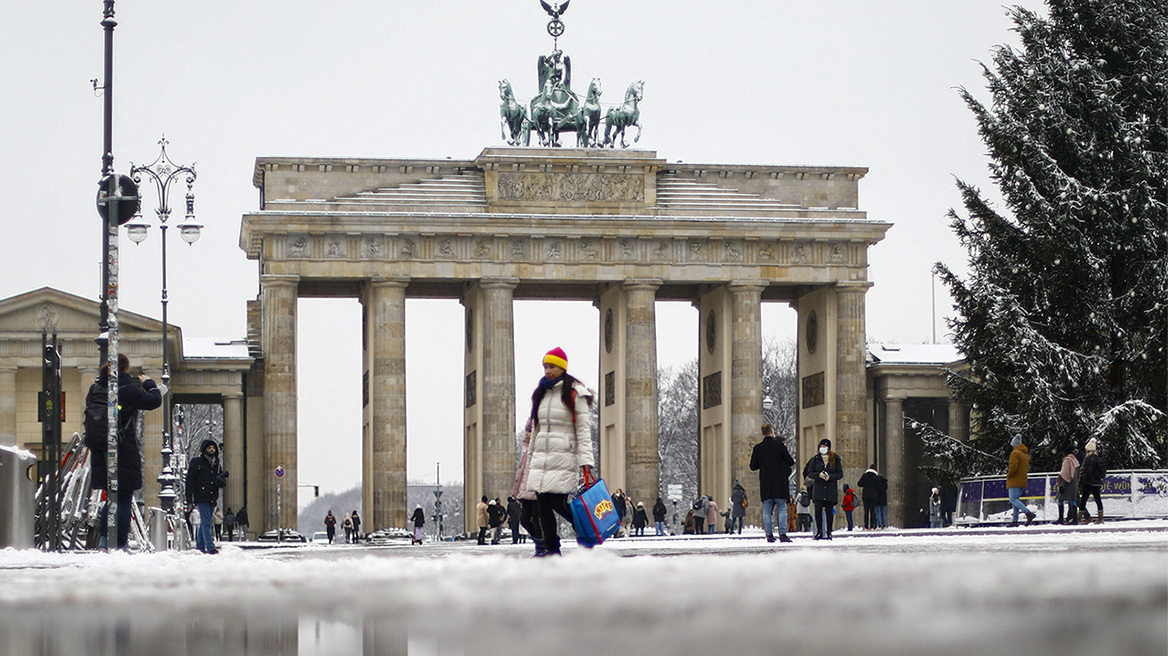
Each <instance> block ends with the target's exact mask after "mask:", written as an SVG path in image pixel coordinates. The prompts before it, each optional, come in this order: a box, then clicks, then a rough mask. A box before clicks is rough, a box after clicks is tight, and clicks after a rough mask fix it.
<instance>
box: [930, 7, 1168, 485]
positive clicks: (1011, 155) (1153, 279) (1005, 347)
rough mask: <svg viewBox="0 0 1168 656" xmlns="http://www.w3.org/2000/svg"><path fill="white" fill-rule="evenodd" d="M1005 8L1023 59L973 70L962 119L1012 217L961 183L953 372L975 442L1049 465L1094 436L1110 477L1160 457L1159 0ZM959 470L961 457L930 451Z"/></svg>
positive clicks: (1163, 100) (1163, 312)
mask: <svg viewBox="0 0 1168 656" xmlns="http://www.w3.org/2000/svg"><path fill="white" fill-rule="evenodd" d="M1049 10H1050V11H1049V17H1043V16H1039V15H1037V14H1035V13H1033V12H1030V11H1028V10H1026V9H1022V8H1015V9H1013V10H1012V15H1013V19H1014V23H1015V27H1016V30H1017V32H1018V34H1019V35H1020V37H1021V43H1022V47H1021V50H1019V51H1015V50H1014V49H1011V48H1009V47H999V48H997V49H996V50H995V52H994V57H993V67H992V68H991V67H985V78H986V80H987V83H988V84H987V86H988V90H989V93H990V96H991V101H990V103H989V105H988V106H987V105H986V104H983V103H982V102H980V101H979V100H978V99H977V98H975V97H974V95H973V94H972V93H970V92H969V91H967V90H964V89H963V90H962V91H961V93H962V96H963V98H964V99H965V101H966V103H967V105H968V106H969V108H970V109H971V110H972V111H973V113H974V115H975V117H976V119H977V122H978V126H979V132H980V134H981V137H982V140H983V141H984V143H985V144H986V147H987V149H988V154H989V157H990V160H991V161H990V171H991V176H992V178H993V180H994V183H995V184H996V186H997V187H998V189H999V191H1000V193H1001V196H1002V199H1003V201H1004V203H1005V206H1006V210H1007V211H1000V210H999V209H998V208H996V207H995V206H994V205H992V204H991V203H990V202H989V201H987V200H986V199H985V198H984V197H983V196H982V194H981V192H980V191H979V190H978V189H976V188H974V187H972V186H970V185H967V184H965V183H963V182H958V188H959V190H960V192H961V196H962V200H963V203H964V206H965V212H966V214H967V216H964V217H963V216H959V215H958V214H957V213H956V212H955V211H951V212H950V214H949V216H950V219H951V224H952V227H953V229H954V230H955V231H956V233H957V235H958V237H959V239H960V240H961V242H962V244H963V245H964V246H965V247H966V249H967V251H968V253H969V265H970V270H971V274H970V277H969V279H967V280H962V279H960V278H958V277H957V276H956V275H954V274H953V273H952V272H951V271H950V270H949V269H948V268H946V267H945V266H944V265H938V266H939V270H940V271H941V275H942V278H943V280H944V281H945V283H946V284H947V285H948V287H949V289H950V291H951V293H952V295H953V297H954V299H955V307H956V309H957V310H958V312H959V315H958V317H957V318H956V319H954V320H952V321H951V322H950V327H951V329H952V330H953V334H954V340H955V342H956V344H957V345H958V346H959V347H960V348H961V349H962V351H963V352H964V353H965V355H966V358H967V362H968V364H969V368H968V370H966V371H962V372H959V373H951V374H950V376H949V382H950V384H951V385H952V387H953V388H954V390H955V394H956V396H957V398H958V399H959V400H960V401H962V402H963V403H965V404H966V405H967V406H969V407H970V408H971V409H972V413H971V414H972V418H973V421H974V426H973V430H974V433H975V434H976V435H977V436H978V438H979V448H980V450H982V451H984V452H987V453H993V454H999V453H1007V452H1008V451H1009V446H1008V443H1009V440H1010V438H1011V436H1012V435H1013V434H1014V433H1022V434H1023V435H1024V437H1025V439H1026V442H1027V444H1029V445H1030V446H1031V457H1032V463H1031V467H1032V469H1035V470H1042V469H1051V468H1054V467H1055V466H1056V464H1057V462H1058V454H1059V451H1060V449H1061V447H1062V446H1064V445H1066V444H1068V443H1071V442H1074V443H1077V444H1079V445H1082V444H1083V443H1084V442H1085V441H1086V440H1087V439H1089V438H1090V437H1093V436H1094V437H1097V438H1098V439H1099V441H1100V450H1101V452H1108V453H1110V454H1111V458H1110V462H1111V465H1112V466H1113V467H1148V466H1158V465H1160V464H1162V463H1163V462H1164V459H1163V455H1164V452H1165V444H1166V439H1165V423H1166V422H1165V413H1164V411H1165V408H1166V400H1168V399H1166V392H1168V358H1166V347H1168V332H1166V324H1168V211H1166V207H1168V206H1166V203H1168V187H1166V180H1168V117H1166V114H1168V76H1166V74H1165V71H1168V4H1165V3H1158V2H1145V1H1137V0H1051V1H1050V2H1049ZM932 448H933V449H935V450H934V451H932V453H933V455H936V456H938V458H939V459H940V460H941V461H942V462H945V463H947V466H949V467H952V468H953V469H954V470H955V471H959V472H960V473H974V472H973V471H972V470H971V469H969V468H974V469H976V466H975V465H974V464H972V463H971V462H964V461H962V460H961V459H960V458H957V457H956V456H955V454H954V453H952V452H951V451H948V450H946V449H943V448H940V446H939V445H932Z"/></svg>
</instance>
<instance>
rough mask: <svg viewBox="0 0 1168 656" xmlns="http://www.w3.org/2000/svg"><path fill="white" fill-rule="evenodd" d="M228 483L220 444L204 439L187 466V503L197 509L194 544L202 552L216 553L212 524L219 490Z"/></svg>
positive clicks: (217, 551)
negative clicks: (220, 456) (197, 524)
mask: <svg viewBox="0 0 1168 656" xmlns="http://www.w3.org/2000/svg"><path fill="white" fill-rule="evenodd" d="M226 486H227V472H225V471H223V469H222V467H220V465H219V445H218V444H216V443H215V440H211V439H206V440H203V443H202V444H201V445H200V446H199V455H197V456H195V457H194V458H192V459H191V464H190V465H188V466H187V479H186V496H187V503H188V504H191V503H193V504H194V505H195V507H196V508H198V510H199V526H198V527H197V528H196V529H195V548H196V549H198V550H199V551H202V552H203V553H205V554H216V553H219V550H218V549H216V548H215V542H214V540H213V539H212V529H211V524H212V521H213V519H214V514H215V503H216V502H217V501H218V500H219V490H220V489H222V488H224V487H226Z"/></svg>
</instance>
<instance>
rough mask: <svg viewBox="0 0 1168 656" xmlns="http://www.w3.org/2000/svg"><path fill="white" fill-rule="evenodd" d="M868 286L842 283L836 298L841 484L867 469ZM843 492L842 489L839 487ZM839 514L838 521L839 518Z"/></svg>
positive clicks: (835, 444) (837, 442)
mask: <svg viewBox="0 0 1168 656" xmlns="http://www.w3.org/2000/svg"><path fill="white" fill-rule="evenodd" d="M870 286H871V283H841V284H838V285H837V286H836V287H835V293H836V294H835V295H836V333H835V334H836V351H835V353H836V360H835V439H833V440H832V448H833V449H834V450H835V451H836V453H838V454H839V455H840V458H842V459H843V465H844V481H853V482H854V481H856V480H858V479H859V477H860V474H862V473H863V472H864V470H865V469H866V468H867V466H868V462H867V460H868V441H867V431H865V429H864V428H865V427H864V422H865V417H866V416H867V413H866V411H865V408H864V401H865V392H866V369H865V367H866V363H865V355H866V349H867V346H866V344H865V332H864V331H865V328H864V294H865V292H867V291H868V287H870ZM841 490H842V486H841ZM842 515H843V513H839V514H838V515H837V517H836V519H837V520H839V519H841V518H842Z"/></svg>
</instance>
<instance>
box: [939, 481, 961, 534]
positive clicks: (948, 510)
mask: <svg viewBox="0 0 1168 656" xmlns="http://www.w3.org/2000/svg"><path fill="white" fill-rule="evenodd" d="M956 512H957V486H956V485H954V484H953V483H942V484H941V526H943V527H946V528H948V527H950V526H953V514H954V513H956Z"/></svg>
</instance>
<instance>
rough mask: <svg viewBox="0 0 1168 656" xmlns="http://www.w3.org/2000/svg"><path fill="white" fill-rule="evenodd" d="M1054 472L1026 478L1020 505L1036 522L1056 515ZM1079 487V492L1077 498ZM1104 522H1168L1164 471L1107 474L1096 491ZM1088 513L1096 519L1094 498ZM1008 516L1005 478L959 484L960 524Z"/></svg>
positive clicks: (1167, 486) (1166, 474)
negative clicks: (1141, 520)
mask: <svg viewBox="0 0 1168 656" xmlns="http://www.w3.org/2000/svg"><path fill="white" fill-rule="evenodd" d="M1057 478H1058V473H1057V472H1043V473H1040V474H1030V476H1029V478H1028V485H1027V488H1026V491H1025V492H1023V494H1022V502H1023V503H1025V504H1026V507H1027V508H1029V509H1030V511H1031V512H1033V513H1035V514H1036V515H1038V519H1039V520H1041V521H1053V520H1054V519H1056V518H1057V517H1058V500H1057V498H1056V495H1055V493H1054V484H1055V480H1056V479H1057ZM1082 491H1083V490H1082V487H1080V488H1079V493H1080V495H1081V494H1082ZM1101 496H1102V498H1103V516H1104V518H1105V519H1162V518H1168V470H1164V469H1125V470H1120V471H1113V472H1110V473H1108V474H1107V477H1106V478H1105V479H1104V481H1103V488H1102V490H1101ZM1087 511H1088V512H1090V513H1091V515H1092V516H1094V515H1095V501H1094V497H1092V498H1090V499H1088V500H1087ZM1012 518H1013V511H1012V510H1011V506H1010V501H1009V497H1008V496H1007V492H1006V477H1005V475H1001V476H977V477H973V478H965V479H962V480H961V484H960V486H959V488H958V496H957V516H956V518H955V521H956V522H957V523H959V524H979V523H982V522H989V523H1000V522H1009V521H1010V520H1011V519H1012Z"/></svg>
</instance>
